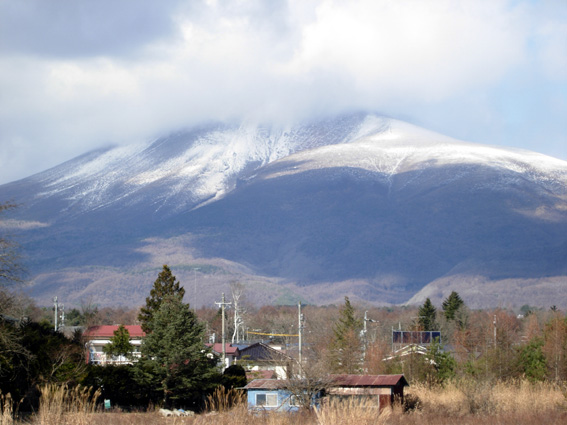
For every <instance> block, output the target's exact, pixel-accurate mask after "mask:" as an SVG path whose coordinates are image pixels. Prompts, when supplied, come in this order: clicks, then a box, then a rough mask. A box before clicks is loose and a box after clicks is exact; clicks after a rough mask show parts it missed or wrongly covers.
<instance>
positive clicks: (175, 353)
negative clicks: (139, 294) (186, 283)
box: [135, 296, 220, 410]
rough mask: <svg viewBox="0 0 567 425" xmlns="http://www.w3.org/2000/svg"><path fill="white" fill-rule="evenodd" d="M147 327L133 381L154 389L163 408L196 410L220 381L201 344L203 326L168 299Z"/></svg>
mask: <svg viewBox="0 0 567 425" xmlns="http://www.w3.org/2000/svg"><path fill="white" fill-rule="evenodd" d="M151 328H152V332H151V333H150V334H148V335H146V337H145V338H144V340H143V342H142V347H141V353H142V356H141V358H140V360H139V361H138V362H137V363H136V364H135V368H136V379H137V381H138V382H139V383H140V384H141V385H146V386H148V387H150V388H155V389H156V390H158V391H159V393H160V394H161V397H162V400H163V402H164V404H165V405H166V406H172V405H173V406H181V407H188V408H191V409H192V410H198V408H199V407H200V406H199V403H200V402H201V401H202V400H203V396H204V395H205V394H206V393H207V392H208V391H210V390H211V389H212V388H213V387H214V385H215V384H216V383H217V382H218V381H219V380H220V377H219V376H220V375H219V373H218V371H217V368H216V361H215V359H214V357H213V356H212V355H211V354H210V350H208V349H206V346H205V345H204V342H203V340H204V332H205V327H204V325H203V324H201V323H200V322H199V321H198V319H197V316H196V315H195V313H194V312H193V310H191V309H190V308H189V305H188V304H184V303H182V302H181V300H180V299H179V297H177V296H170V297H167V298H165V299H163V300H162V303H161V306H160V307H159V309H158V310H157V311H155V312H154V314H153V317H152V322H151ZM155 401H156V402H159V401H160V400H155Z"/></svg>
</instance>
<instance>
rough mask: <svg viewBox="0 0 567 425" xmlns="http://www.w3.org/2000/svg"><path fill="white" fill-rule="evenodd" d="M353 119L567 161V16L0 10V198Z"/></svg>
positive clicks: (433, 1) (564, 8)
mask: <svg viewBox="0 0 567 425" xmlns="http://www.w3.org/2000/svg"><path fill="white" fill-rule="evenodd" d="M351 110H369V111H373V112H379V113H383V114H385V115H389V116H392V117H395V118H399V119H403V120H407V121H410V122H412V123H414V124H417V125H421V126H423V127H426V128H428V129H431V130H435V131H438V132H440V133H444V134H446V135H449V136H453V137H455V138H458V139H462V140H468V141H473V142H479V143H485V144H493V145H501V146H508V147H517V148H522V149H529V150H533V151H537V152H541V153H544V154H547V155H551V156H555V157H557V158H561V159H564V160H567V1H565V0H556V1H554V0H549V1H527V0H526V1H522V0H515V1H506V0H467V1H464V0H427V1H424V0H396V1H394V0H351V1H338V0H337V1H330V0H311V1H305V0H272V1H261V0H255V1H253V0H250V1H247V0H239V1H222V0H217V1H215V0H207V1H199V0H191V1H187V0H162V1H159V2H155V1H143V0H122V1H118V0H97V1H96V2H93V1H86V0H84V1H82V0H0V184H1V183H7V182H9V181H13V180H16V179H19V178H23V177H27V176H29V175H31V174H34V173H36V172H39V171H42V170H45V169H47V168H50V167H52V166H55V165H57V164H59V163H61V162H63V161H65V160H68V159H70V158H72V157H74V156H77V155H80V154H82V153H85V152H87V151H89V150H92V149H95V148H97V147H101V146H107V145H109V144H126V143H135V142H144V141H147V140H151V139H152V138H155V137H158V136H160V135H163V134H164V133H168V132H171V131H174V130H176V129H179V128H181V127H187V126H191V125H193V124H197V123H199V122H202V121H209V120H253V121H258V122H278V123H287V122H292V121H296V120H301V119H309V118H311V117H315V116H323V115H329V114H336V113H341V112H346V111H351Z"/></svg>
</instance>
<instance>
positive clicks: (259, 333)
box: [248, 331, 299, 336]
mask: <svg viewBox="0 0 567 425" xmlns="http://www.w3.org/2000/svg"><path fill="white" fill-rule="evenodd" d="M248 333H249V334H254V335H268V336H299V334H274V333H266V332H252V331H248Z"/></svg>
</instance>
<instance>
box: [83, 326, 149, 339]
mask: <svg viewBox="0 0 567 425" xmlns="http://www.w3.org/2000/svg"><path fill="white" fill-rule="evenodd" d="M124 327H125V328H126V330H127V331H128V333H129V334H130V338H142V337H144V336H146V333H145V332H144V331H143V330H142V327H141V326H139V325H126V326H124ZM116 330H118V325H103V326H91V327H89V328H88V329H87V330H86V331H85V332H84V333H83V336H84V337H89V338H96V337H99V338H107V337H108V338H112V337H113V336H114V331H116Z"/></svg>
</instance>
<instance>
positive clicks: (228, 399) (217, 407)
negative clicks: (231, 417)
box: [206, 386, 246, 412]
mask: <svg viewBox="0 0 567 425" xmlns="http://www.w3.org/2000/svg"><path fill="white" fill-rule="evenodd" d="M241 405H246V393H245V392H244V391H242V390H236V389H234V388H231V389H228V390H227V389H226V388H225V387H223V386H219V387H217V388H216V389H215V391H214V392H213V393H212V394H211V395H209V396H207V401H206V409H207V410H208V411H209V412H213V411H214V412H225V411H227V410H230V409H232V408H233V407H237V406H241Z"/></svg>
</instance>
